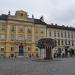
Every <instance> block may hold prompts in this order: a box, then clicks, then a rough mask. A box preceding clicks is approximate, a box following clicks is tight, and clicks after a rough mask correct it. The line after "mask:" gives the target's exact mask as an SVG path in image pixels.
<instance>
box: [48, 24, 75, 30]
mask: <svg viewBox="0 0 75 75" xmlns="http://www.w3.org/2000/svg"><path fill="white" fill-rule="evenodd" d="M47 28H55V29H62V30H70V31H75V28H74V27H68V26H64V25H62V26H59V25H57V24H55V25H53V24H47Z"/></svg>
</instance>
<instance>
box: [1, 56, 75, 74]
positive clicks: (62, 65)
mask: <svg viewBox="0 0 75 75" xmlns="http://www.w3.org/2000/svg"><path fill="white" fill-rule="evenodd" d="M0 75H75V57H73V58H63V59H61V58H60V59H55V60H53V61H50V60H48V61H43V60H34V61H32V60H29V59H25V58H22V59H21V58H17V59H0Z"/></svg>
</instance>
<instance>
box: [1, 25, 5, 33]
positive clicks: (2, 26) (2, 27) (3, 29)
mask: <svg viewBox="0 0 75 75" xmlns="http://www.w3.org/2000/svg"><path fill="white" fill-rule="evenodd" d="M0 31H1V32H3V31H5V25H2V24H1V25H0Z"/></svg>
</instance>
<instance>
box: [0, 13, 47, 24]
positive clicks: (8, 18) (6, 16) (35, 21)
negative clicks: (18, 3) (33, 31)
mask: <svg viewBox="0 0 75 75" xmlns="http://www.w3.org/2000/svg"><path fill="white" fill-rule="evenodd" d="M10 17H12V18H10ZM27 19H28V20H29V21H30V22H33V23H35V24H41V25H47V24H46V23H45V22H43V21H41V20H40V19H34V18H27ZM0 20H14V21H20V20H17V19H16V18H15V16H13V15H6V14H2V15H0ZM21 21H24V20H21Z"/></svg>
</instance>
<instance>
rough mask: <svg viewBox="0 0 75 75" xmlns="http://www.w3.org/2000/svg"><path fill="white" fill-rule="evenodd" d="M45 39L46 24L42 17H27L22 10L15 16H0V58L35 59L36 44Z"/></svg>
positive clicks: (36, 53) (36, 54)
mask: <svg viewBox="0 0 75 75" xmlns="http://www.w3.org/2000/svg"><path fill="white" fill-rule="evenodd" d="M45 37H46V23H45V22H44V21H43V17H41V18H40V19H35V18H34V16H33V15H32V18H29V17H28V14H27V12H25V11H23V10H18V11H16V13H15V15H11V14H10V12H9V13H8V15H6V14H2V15H0V56H2V57H14V56H15V57H17V56H27V57H31V56H32V57H37V56H38V48H37V47H36V43H37V41H38V40H39V39H41V38H45Z"/></svg>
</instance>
